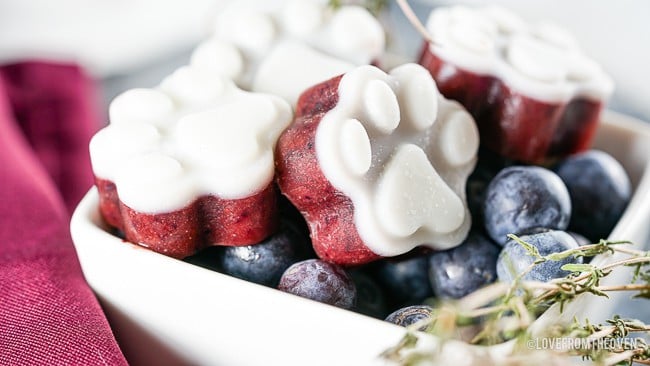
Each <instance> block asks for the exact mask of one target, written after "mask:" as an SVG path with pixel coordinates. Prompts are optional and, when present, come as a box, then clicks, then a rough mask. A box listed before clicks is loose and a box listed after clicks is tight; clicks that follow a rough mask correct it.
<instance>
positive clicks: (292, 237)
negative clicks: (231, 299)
mask: <svg viewBox="0 0 650 366" xmlns="http://www.w3.org/2000/svg"><path fill="white" fill-rule="evenodd" d="M309 246H310V245H309V239H308V238H307V237H306V236H305V235H304V234H303V233H302V232H301V231H300V230H299V229H298V228H296V227H295V225H293V224H292V223H290V222H288V221H286V220H283V221H282V226H281V229H280V231H279V232H278V233H276V234H274V235H273V236H271V237H269V238H268V239H266V240H264V241H263V242H261V243H259V244H255V245H248V246H240V247H224V249H223V253H222V255H221V258H220V266H221V268H222V270H223V272H224V273H227V274H229V275H231V276H233V277H237V278H241V279H243V280H246V281H250V282H254V283H257V284H260V285H264V286H269V287H276V286H277V285H278V282H279V281H280V277H281V276H282V273H284V271H285V270H286V269H287V268H289V266H291V265H292V264H294V263H296V262H298V261H300V260H303V259H305V258H307V255H308V254H307V248H308V247H309Z"/></svg>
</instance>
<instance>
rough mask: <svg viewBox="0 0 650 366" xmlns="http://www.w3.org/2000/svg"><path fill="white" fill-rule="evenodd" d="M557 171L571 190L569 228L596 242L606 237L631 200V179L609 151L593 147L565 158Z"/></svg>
mask: <svg viewBox="0 0 650 366" xmlns="http://www.w3.org/2000/svg"><path fill="white" fill-rule="evenodd" d="M555 171H556V172H557V174H558V175H559V176H560V178H561V179H562V180H563V181H564V184H566V186H567V188H568V189H569V195H570V196H571V204H572V207H573V215H572V216H571V223H570V224H569V228H570V229H571V230H573V231H575V232H577V233H579V234H582V235H584V236H586V237H587V238H588V239H589V240H591V241H593V242H597V241H598V240H600V239H606V238H607V237H608V236H609V233H610V232H611V231H612V229H613V228H614V226H615V225H616V223H617V222H618V220H619V219H620V218H621V215H623V211H625V208H626V207H627V204H628V203H629V202H630V196H631V192H632V188H631V184H630V179H629V178H628V176H627V174H626V173H625V170H624V169H623V167H622V166H621V164H620V163H619V162H618V161H616V159H614V158H613V157H611V156H610V155H609V154H607V153H604V152H602V151H598V150H590V151H587V152H584V153H581V154H578V155H575V156H572V157H570V158H567V159H566V160H564V161H562V162H561V163H560V164H559V165H558V166H557V167H556V168H555Z"/></svg>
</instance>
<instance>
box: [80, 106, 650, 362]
mask: <svg viewBox="0 0 650 366" xmlns="http://www.w3.org/2000/svg"><path fill="white" fill-rule="evenodd" d="M601 120H602V124H603V125H606V126H607V127H608V128H614V129H617V130H619V131H622V132H624V133H629V134H637V135H640V136H641V138H643V139H647V141H648V143H649V144H650V124H648V123H646V122H643V121H641V120H638V119H636V118H633V117H629V116H626V115H623V114H620V113H617V112H613V111H604V113H603V115H602V117H601ZM599 128H602V127H599ZM98 200H99V198H98V193H97V190H96V188H95V187H92V188H91V189H90V190H89V191H88V193H87V194H86V196H85V197H84V198H83V199H82V201H81V202H80V203H79V205H78V206H77V208H76V209H75V211H74V213H73V215H72V219H71V221H70V231H71V235H72V239H73V242H74V245H75V248H76V250H77V252H78V253H80V252H84V253H85V251H86V250H88V248H87V247H88V243H86V242H85V241H87V240H88V239H90V238H97V239H98V240H96V241H98V242H99V241H102V242H105V241H110V242H112V243H115V244H119V245H120V246H122V247H130V248H132V249H137V250H136V251H134V252H138V253H139V254H138V255H141V256H145V257H149V258H152V259H154V258H155V261H156V262H157V263H160V264H161V265H164V266H170V269H172V270H173V269H178V270H180V271H184V273H190V272H191V273H194V274H195V275H197V276H200V277H201V278H204V279H205V278H212V279H213V280H214V281H220V282H223V281H238V282H237V283H236V284H237V286H238V287H241V288H243V290H244V291H255V292H260V291H267V293H265V294H264V296H265V297H266V296H270V297H268V300H269V301H289V300H290V301H291V303H292V304H296V306H301V307H302V306H305V307H307V308H309V309H311V311H329V312H338V315H336V316H337V317H339V316H341V317H342V319H345V320H346V321H348V322H352V323H355V322H356V323H357V324H361V323H362V322H363V323H367V324H371V325H369V326H370V327H372V329H373V330H376V331H377V333H379V334H381V335H382V336H384V337H385V338H386V340H387V343H384V344H380V345H378V348H377V349H381V350H383V349H387V348H388V347H390V346H392V345H394V344H395V343H396V342H394V341H395V340H398V339H400V338H401V336H403V335H404V334H405V332H406V330H405V329H404V328H402V327H399V326H396V325H394V324H389V323H386V322H384V321H381V320H379V319H375V318H371V317H368V316H364V315H362V314H358V313H354V312H352V311H348V310H343V309H338V308H336V307H333V306H329V305H325V304H321V303H318V302H315V301H311V300H308V299H303V298H300V297H297V296H294V295H290V294H287V293H283V292H281V291H278V290H276V289H272V288H268V287H264V286H261V285H257V284H254V283H251V282H248V281H244V280H241V279H238V278H235V277H232V276H229V275H226V274H223V273H219V272H216V271H211V270H208V269H205V268H202V267H200V266H197V265H194V264H191V263H186V262H183V261H181V260H177V259H173V258H169V257H167V256H164V255H162V254H159V253H155V252H153V251H150V250H147V249H145V248H142V247H140V246H138V245H136V244H132V243H129V242H126V241H123V240H122V239H120V238H118V237H116V236H114V235H112V234H111V233H109V232H108V231H107V230H106V229H107V226H106V225H105V224H103V223H102V221H101V217H100V215H99V210H98ZM649 218H650V158H649V159H648V161H647V162H646V164H645V167H644V169H643V172H642V175H641V179H640V180H639V182H638V185H637V186H636V187H635V190H634V193H633V196H632V199H631V201H630V204H629V205H628V207H627V208H626V210H625V213H624V214H623V216H622V217H621V219H620V220H619V222H618V223H617V225H616V226H615V228H614V230H613V231H612V233H611V235H610V238H614V237H621V236H622V235H623V234H625V233H627V232H631V231H634V233H633V234H634V235H633V236H634V238H630V240H632V241H638V240H643V239H645V237H647V235H648V232H647V231H649V230H650V227H647V221H648V219H649ZM639 228H645V230H646V232H645V233H643V232H641V230H639ZM95 244H98V245H101V244H100V243H95ZM124 244H126V246H125V245H124ZM643 244H644V243H639V242H636V245H637V246H638V245H643ZM114 249H115V248H112V250H114ZM79 258H80V262H81V264H82V269H83V272H84V275H85V276H86V278H87V280H88V283H89V285H90V287H91V288H92V289H93V290H94V291H95V293H96V294H97V295H98V297H99V298H100V301H106V300H108V299H107V296H105V294H104V293H103V292H102V290H101V289H98V288H97V287H96V283H95V277H94V274H93V273H92V268H87V266H86V265H85V260H84V258H85V257H84V255H79ZM615 260H617V257H616V255H609V254H605V255H600V256H597V257H596V258H594V260H593V261H592V263H595V264H597V265H603V264H606V263H609V262H611V261H615ZM211 281H212V280H211ZM586 295H587V294H585V295H582V296H581V297H580V298H579V299H576V300H575V301H574V302H572V303H570V304H568V305H567V306H565V308H564V312H562V313H560V312H559V306H557V304H556V305H555V306H553V307H551V308H550V309H548V310H547V311H546V312H545V313H544V314H543V315H542V316H540V317H539V318H538V319H537V320H535V322H534V323H533V326H532V327H531V329H532V331H533V332H536V331H542V330H543V329H544V328H546V327H547V326H548V325H549V322H554V321H555V322H557V321H560V322H563V321H570V320H571V319H572V318H573V316H574V314H575V313H576V312H577V311H579V310H580V309H584V308H585V306H588V305H589V304H590V303H591V301H590V300H589V299H587V298H586ZM287 299H288V300H287ZM298 304H300V305H298ZM368 322H372V323H368ZM420 336H421V337H422V339H428V341H427V342H424V343H425V344H424V346H423V347H426V348H429V347H434V346H435V345H437V344H438V340H437V339H436V338H435V337H433V336H430V335H424V334H421V335H420ZM452 343H453V342H452ZM458 343H461V346H463V347H469V349H473V352H476V353H479V354H481V355H486V354H491V355H499V354H505V353H508V352H509V350H510V349H511V348H512V346H513V345H514V343H513V342H512V341H511V342H506V343H504V344H501V345H497V346H492V347H485V346H473V345H467V344H464V343H462V342H458ZM452 348H453V347H452ZM378 354H379V353H377V355H378ZM377 355H375V357H376V356H377Z"/></svg>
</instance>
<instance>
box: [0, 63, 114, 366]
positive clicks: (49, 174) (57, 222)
mask: <svg viewBox="0 0 650 366" xmlns="http://www.w3.org/2000/svg"><path fill="white" fill-rule="evenodd" d="M93 101H94V93H93V84H92V82H91V81H90V79H89V78H88V77H87V76H85V75H84V73H83V72H82V71H81V70H80V69H79V68H78V67H76V66H72V65H61V64H50V63H41V62H30V63H20V64H15V65H9V66H3V67H0V365H38V364H44V365H125V364H126V361H125V359H124V356H123V355H122V352H121V351H120V348H119V347H118V345H117V342H116V341H115V338H114V337H113V333H112V332H111V329H110V327H109V324H108V322H107V321H106V318H105V317H104V314H103V312H102V309H101V308H100V306H99V304H98V302H97V300H96V298H95V297H94V295H93V293H92V291H91V290H90V288H89V287H88V285H87V284H86V282H85V281H84V278H83V275H82V273H81V268H80V266H79V262H78V260H77V256H76V253H75V251H74V248H73V246H72V241H71V239H70V234H69V227H68V225H69V220H70V213H71V210H72V209H73V208H74V206H75V205H76V203H77V202H78V200H79V199H80V198H81V196H82V195H83V193H84V192H85V191H86V190H87V189H88V188H89V187H90V186H91V184H92V180H91V179H92V176H91V172H90V163H89V161H88V149H87V147H88V140H89V138H90V135H91V134H92V132H93V130H95V129H96V128H98V126H99V124H98V123H97V117H96V114H95V113H97V111H96V109H94V104H93Z"/></svg>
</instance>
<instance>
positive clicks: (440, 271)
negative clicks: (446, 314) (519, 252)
mask: <svg viewBox="0 0 650 366" xmlns="http://www.w3.org/2000/svg"><path fill="white" fill-rule="evenodd" d="M498 257H499V247H497V246H496V245H494V244H493V243H492V242H491V241H490V240H489V239H487V238H485V237H484V236H483V235H481V234H478V233H470V235H469V236H468V237H467V239H465V241H464V242H463V243H462V244H461V245H459V246H457V247H455V248H453V249H449V250H445V251H442V252H436V253H434V254H432V255H431V256H430V257H429V279H430V280H431V285H432V287H433V291H434V293H435V294H436V296H438V297H442V298H454V299H458V298H461V297H463V296H465V295H467V294H469V293H470V292H473V291H475V290H476V289H478V288H479V287H481V286H483V285H486V284H488V283H492V282H494V281H495V280H496V278H497V273H496V270H497V258H498Z"/></svg>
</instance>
